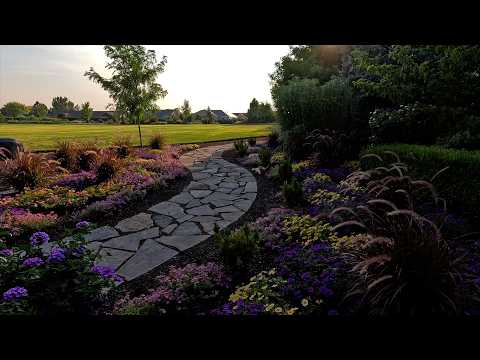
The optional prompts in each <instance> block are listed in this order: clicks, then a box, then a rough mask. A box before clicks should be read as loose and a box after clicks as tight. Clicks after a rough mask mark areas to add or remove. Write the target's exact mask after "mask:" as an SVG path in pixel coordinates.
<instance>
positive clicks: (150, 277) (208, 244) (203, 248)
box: [122, 149, 281, 296]
mask: <svg viewBox="0 0 480 360" xmlns="http://www.w3.org/2000/svg"><path fill="white" fill-rule="evenodd" d="M222 158H223V159H224V160H227V161H229V162H231V163H233V164H236V165H239V166H242V167H245V168H247V169H248V170H250V171H251V168H252V167H251V166H243V165H242V164H241V163H240V162H239V160H238V159H239V158H238V156H237V153H236V151H235V150H234V149H229V150H225V151H224V152H223V154H222ZM251 173H252V174H253V175H254V176H255V179H256V181H257V189H258V192H257V197H256V199H255V201H254V202H253V204H252V206H251V207H250V209H248V211H247V212H246V213H245V214H244V215H243V216H242V217H240V218H239V219H238V220H237V221H236V222H234V223H232V224H230V225H229V226H228V227H227V230H231V229H235V228H238V227H239V226H241V225H243V224H247V223H251V222H255V220H256V219H257V218H260V217H263V216H265V215H266V214H267V213H268V212H269V210H270V209H272V208H276V207H279V206H280V205H281V197H279V196H278V193H279V187H278V184H277V183H275V182H274V181H273V180H271V179H268V178H267V177H265V176H260V175H257V174H255V173H254V172H252V171H251ZM192 262H195V263H199V264H200V263H206V262H216V263H221V259H220V255H219V252H218V249H217V248H216V246H215V241H214V239H213V237H211V238H209V239H208V240H206V241H204V242H202V243H200V244H198V245H196V246H194V247H192V248H190V249H188V250H186V251H184V252H182V253H180V254H178V255H177V256H175V257H174V258H173V259H171V260H169V261H167V262H165V263H163V264H162V265H160V266H159V267H157V268H156V269H154V270H152V271H150V272H148V273H147V274H145V275H142V276H140V277H138V278H137V279H135V280H132V281H130V282H127V283H125V284H124V285H122V287H123V289H122V290H124V291H128V292H130V293H131V294H132V295H133V296H137V295H139V294H142V293H145V292H147V291H148V290H149V289H151V288H152V287H153V286H154V285H155V284H156V282H155V278H156V277H157V276H159V275H161V274H164V273H166V271H167V270H168V268H169V267H170V266H180V267H181V266H185V265H187V264H189V263H192ZM269 263H270V259H268V258H264V257H261V256H257V257H256V258H255V259H254V260H253V261H252V263H251V264H250V266H249V269H248V270H249V271H248V273H247V274H245V275H244V276H242V278H239V279H236V281H234V285H237V284H235V283H241V282H243V281H245V280H248V278H249V277H250V276H252V275H254V274H256V273H258V272H260V271H262V270H265V269H268V268H269V267H268V265H269Z"/></svg>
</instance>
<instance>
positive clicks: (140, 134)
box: [137, 116, 143, 148]
mask: <svg viewBox="0 0 480 360" xmlns="http://www.w3.org/2000/svg"><path fill="white" fill-rule="evenodd" d="M137 125H138V135H139V136H140V147H141V148H143V143H142V130H140V116H137Z"/></svg>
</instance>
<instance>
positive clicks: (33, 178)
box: [0, 152, 54, 191]
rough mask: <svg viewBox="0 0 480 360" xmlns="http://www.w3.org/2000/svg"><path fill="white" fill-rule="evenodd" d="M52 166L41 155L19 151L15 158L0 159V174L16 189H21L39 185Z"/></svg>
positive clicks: (50, 162)
mask: <svg viewBox="0 0 480 360" xmlns="http://www.w3.org/2000/svg"><path fill="white" fill-rule="evenodd" d="M53 166H54V164H53V162H52V161H48V160H47V159H46V158H45V157H44V156H42V155H38V154H34V153H31V152H19V153H18V154H17V156H16V157H15V158H13V159H8V158H7V159H5V160H3V161H1V167H0V175H1V176H2V177H4V178H5V179H6V181H7V183H8V184H9V185H11V186H12V187H13V188H15V189H16V190H17V191H23V189H25V188H27V187H28V188H34V187H36V186H37V185H39V184H40V183H41V182H42V181H43V180H44V179H45V176H46V174H47V173H48V170H49V169H51V168H52V167H53Z"/></svg>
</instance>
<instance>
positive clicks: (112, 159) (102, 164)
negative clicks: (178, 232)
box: [95, 150, 119, 182]
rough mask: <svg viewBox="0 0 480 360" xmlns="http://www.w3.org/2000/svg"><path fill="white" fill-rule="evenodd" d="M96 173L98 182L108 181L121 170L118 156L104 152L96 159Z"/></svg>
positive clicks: (108, 151) (107, 151)
mask: <svg viewBox="0 0 480 360" xmlns="http://www.w3.org/2000/svg"><path fill="white" fill-rule="evenodd" d="M95 168H96V169H95V172H96V174H97V181H98V182H104V181H107V180H109V179H111V178H113V176H114V175H115V174H116V173H117V171H118V169H119V160H118V158H117V156H116V154H115V153H114V152H113V151H110V150H103V151H102V152H101V153H100V155H99V156H98V157H97V159H96V165H95Z"/></svg>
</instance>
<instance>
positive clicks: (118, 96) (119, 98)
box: [85, 45, 167, 145]
mask: <svg viewBox="0 0 480 360" xmlns="http://www.w3.org/2000/svg"><path fill="white" fill-rule="evenodd" d="M104 50H105V54H106V56H107V57H108V58H109V59H110V61H109V62H108V63H107V65H106V68H107V69H109V70H111V71H112V77H110V78H106V77H103V76H101V75H100V74H99V73H97V72H96V71H95V70H94V69H93V68H90V70H88V71H87V72H85V76H87V77H88V78H89V79H90V80H92V81H93V82H95V83H98V84H100V85H101V86H102V88H103V89H105V90H106V91H107V92H108V93H109V95H110V98H112V100H113V101H114V103H115V108H116V111H117V112H119V113H120V114H122V115H124V116H125V117H126V118H127V119H129V120H130V121H136V122H137V124H138V132H139V136H140V144H141V145H143V144H142V134H141V129H140V122H141V121H142V120H143V118H144V117H145V116H146V114H148V113H149V112H150V111H154V109H156V105H155V102H156V101H157V100H158V99H160V98H163V97H165V96H166V95H167V91H166V90H164V89H163V88H162V86H161V85H160V84H158V83H157V82H156V81H157V76H158V75H159V74H161V73H162V72H163V71H164V69H165V65H166V63H167V58H166V56H163V58H162V60H161V61H160V62H157V58H156V54H155V51H154V50H147V49H146V48H145V47H144V46H141V45H106V46H105V47H104Z"/></svg>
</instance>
